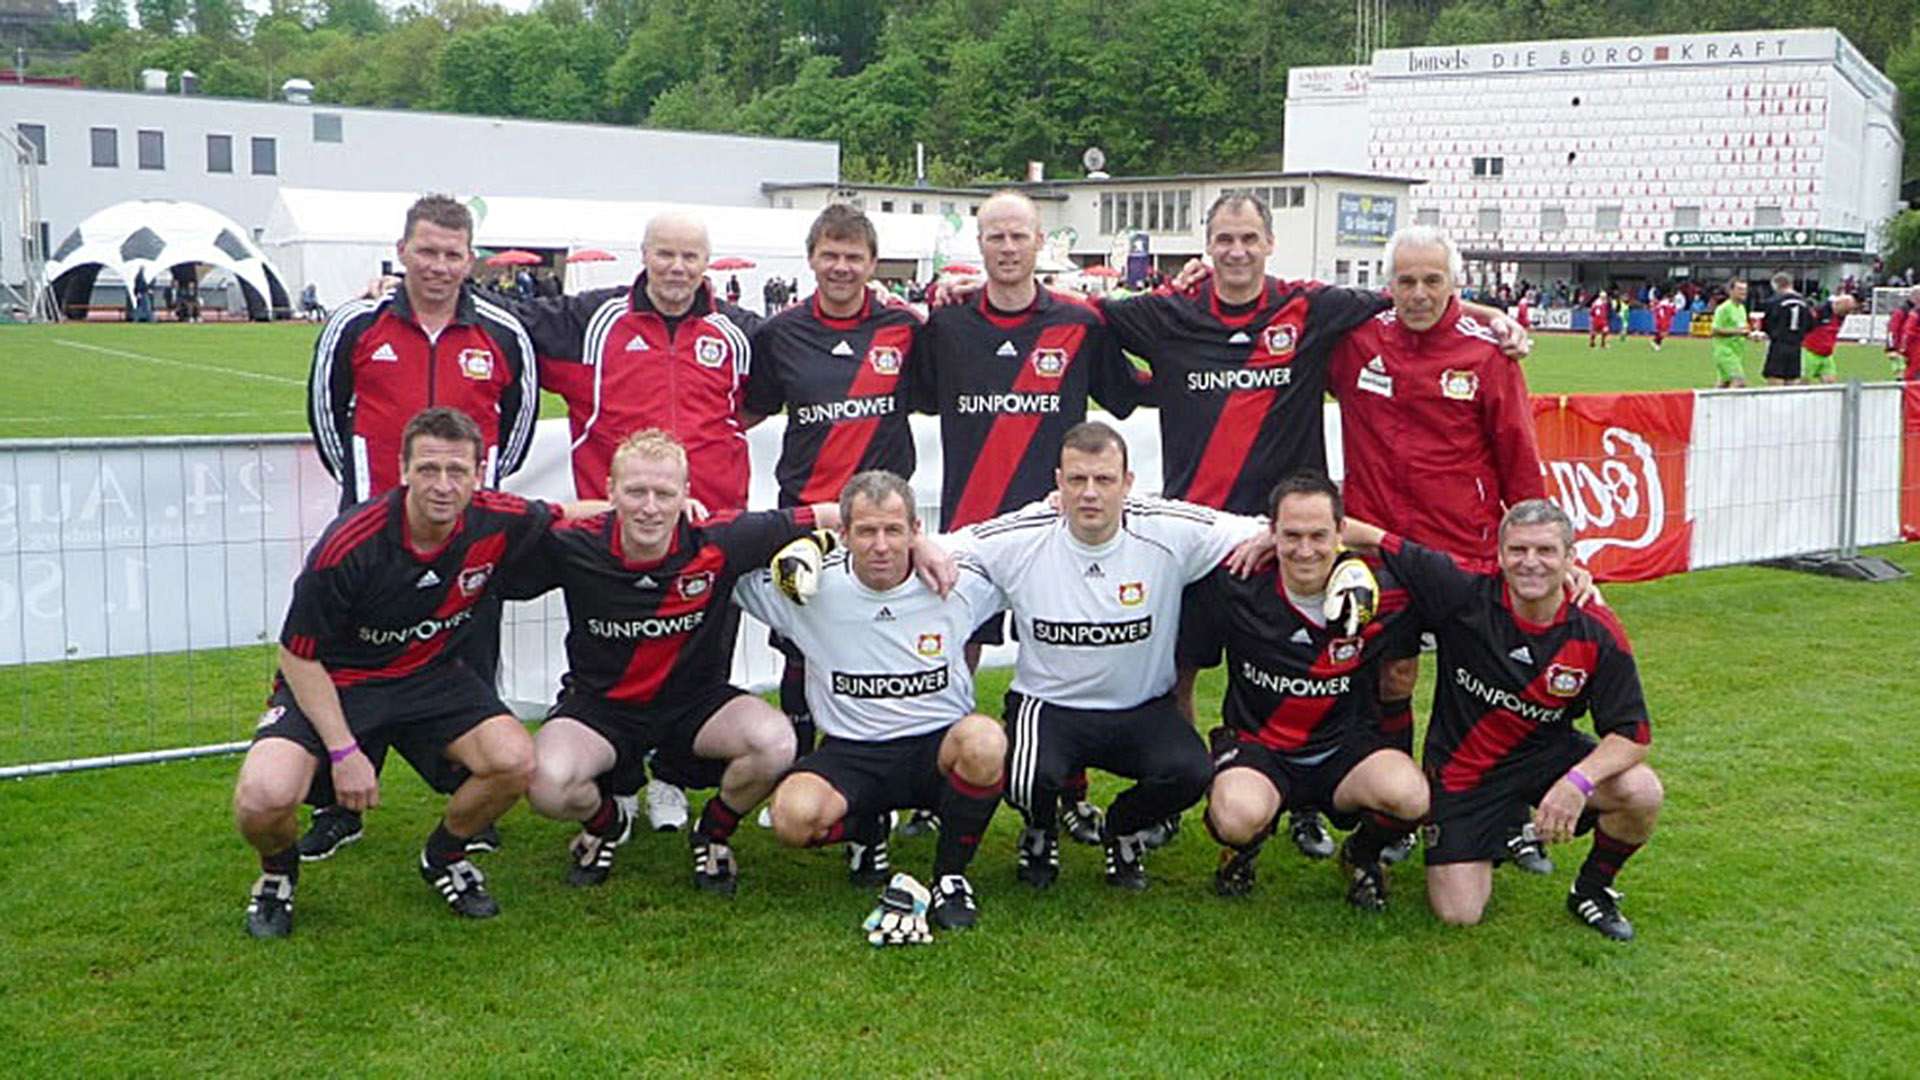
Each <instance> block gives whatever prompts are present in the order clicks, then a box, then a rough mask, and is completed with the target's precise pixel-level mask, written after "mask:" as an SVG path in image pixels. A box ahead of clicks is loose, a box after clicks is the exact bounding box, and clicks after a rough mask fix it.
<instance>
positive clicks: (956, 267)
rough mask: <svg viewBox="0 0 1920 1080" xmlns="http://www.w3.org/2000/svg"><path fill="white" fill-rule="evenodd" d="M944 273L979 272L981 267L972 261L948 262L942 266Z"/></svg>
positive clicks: (941, 270) (941, 269)
mask: <svg viewBox="0 0 1920 1080" xmlns="http://www.w3.org/2000/svg"><path fill="white" fill-rule="evenodd" d="M940 272H941V273H943V274H978V273H980V272H981V271H980V268H979V267H977V266H974V265H973V264H971V263H948V264H947V265H945V266H943V267H941V268H940Z"/></svg>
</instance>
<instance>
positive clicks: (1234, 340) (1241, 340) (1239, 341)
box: [1227, 330, 1253, 345]
mask: <svg viewBox="0 0 1920 1080" xmlns="http://www.w3.org/2000/svg"><path fill="white" fill-rule="evenodd" d="M1252 343H1253V339H1252V338H1250V337H1248V336H1247V332H1246V331H1245V330H1235V331H1234V332H1233V336H1232V337H1230V338H1228V339H1227V344H1229V345H1251V344H1252Z"/></svg>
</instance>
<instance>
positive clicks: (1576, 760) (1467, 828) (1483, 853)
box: [1421, 731, 1599, 866]
mask: <svg viewBox="0 0 1920 1080" xmlns="http://www.w3.org/2000/svg"><path fill="white" fill-rule="evenodd" d="M1598 745H1599V743H1597V742H1595V741H1594V739H1593V737H1592V736H1590V735H1587V734H1586V733H1585V732H1580V731H1568V732H1567V738H1566V739H1565V740H1564V741H1562V742H1561V743H1560V745H1558V746H1556V747H1554V748H1552V749H1551V750H1547V751H1544V752H1542V753H1540V754H1539V755H1538V756H1536V757H1535V758H1534V760H1532V761H1530V762H1528V763H1527V764H1526V765H1525V766H1524V767H1522V768H1521V769H1519V770H1518V771H1516V772H1514V773H1511V774H1509V775H1508V776H1506V777H1504V778H1503V779H1501V780H1499V781H1498V782H1496V783H1493V784H1488V785H1483V786H1481V787H1477V788H1474V789H1472V790H1471V791H1461V792H1446V791H1442V790H1441V789H1440V785H1439V784H1438V783H1437V782H1436V783H1435V784H1434V785H1433V815H1432V817H1433V821H1432V824H1429V825H1427V826H1425V827H1424V828H1423V829H1422V830H1421V836H1422V839H1423V840H1424V841H1425V844H1426V853H1427V865H1428V866H1437V865H1440V864H1442V863H1458V862H1484V861H1487V860H1491V859H1493V858H1495V857H1497V856H1501V855H1505V854H1506V851H1507V838H1508V837H1509V836H1512V835H1513V831H1514V830H1515V829H1518V828H1519V827H1520V826H1521V825H1524V824H1525V823H1526V822H1527V820H1528V818H1529V817H1530V812H1529V811H1530V808H1531V807H1533V806H1535V805H1537V804H1538V803H1539V802H1540V800H1541V799H1542V798H1544V797H1545V796H1546V794H1547V789H1548V788H1550V787H1552V786H1553V785H1554V784H1555V783H1556V782H1558V781H1559V779H1560V778H1561V777H1563V776H1565V775H1566V774H1567V770H1568V769H1571V768H1573V767H1574V766H1575V765H1578V764H1580V762H1581V761H1583V760H1585V759H1586V756H1587V755H1588V754H1591V753H1593V748H1594V747H1595V746H1598ZM1593 817H1594V815H1592V814H1585V815H1582V816H1581V827H1580V829H1579V830H1578V831H1579V832H1586V831H1587V830H1588V829H1590V828H1592V827H1593Z"/></svg>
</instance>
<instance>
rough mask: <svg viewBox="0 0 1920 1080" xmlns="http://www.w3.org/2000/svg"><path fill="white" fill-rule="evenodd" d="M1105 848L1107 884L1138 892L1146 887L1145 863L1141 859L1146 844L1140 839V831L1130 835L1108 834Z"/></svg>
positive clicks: (1145, 850)
mask: <svg viewBox="0 0 1920 1080" xmlns="http://www.w3.org/2000/svg"><path fill="white" fill-rule="evenodd" d="M1105 847H1106V849H1107V884H1109V885H1111V886H1113V887H1114V888H1116V889H1131V890H1133V891H1134V892H1139V891H1140V890H1142V889H1145V888H1146V887H1147V864H1146V863H1145V862H1144V861H1143V860H1144V859H1145V857H1146V854H1147V846H1146V844H1145V843H1143V842H1142V840H1141V834H1140V833H1134V834H1133V835H1131V836H1110V837H1108V838H1107V840H1106V842H1105Z"/></svg>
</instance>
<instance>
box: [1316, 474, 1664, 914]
mask: <svg viewBox="0 0 1920 1080" xmlns="http://www.w3.org/2000/svg"><path fill="white" fill-rule="evenodd" d="M1345 536H1346V539H1347V540H1348V542H1349V543H1353V544H1358V545H1367V546H1372V545H1376V544H1377V545H1379V547H1380V550H1381V559H1382V561H1383V562H1384V563H1385V565H1386V567H1387V569H1388V570H1389V571H1390V572H1391V573H1392V574H1394V576H1396V577H1398V578H1399V579H1400V581H1401V582H1402V583H1403V584H1404V585H1405V586H1406V588H1407V591H1408V592H1409V594H1410V595H1411V596H1412V598H1413V602H1414V605H1415V606H1416V607H1417V608H1419V609H1420V610H1421V614H1422V618H1423V621H1424V622H1425V623H1426V624H1427V625H1428V626H1432V627H1434V628H1435V631H1434V633H1435V636H1436V637H1437V638H1438V639H1439V642H1440V653H1439V663H1438V666H1439V669H1440V679H1439V682H1438V686H1436V687H1435V690H1434V704H1433V722H1432V724H1431V726H1430V727H1429V728H1428V729H1427V745H1426V753H1425V768H1426V773H1427V776H1428V778H1429V779H1430V780H1431V781H1432V784H1433V811H1432V816H1433V824H1432V825H1431V826H1430V832H1429V833H1428V834H1427V837H1426V853H1427V897H1428V900H1429V901H1430V902H1431V903H1432V905H1433V911H1434V914H1436V915H1438V916H1440V918H1441V919H1442V920H1443V921H1445V922H1448V923H1454V924H1460V925H1470V924H1473V923H1477V922H1479V921H1480V916H1481V914H1482V913H1483V912H1484V911H1485V910H1486V906H1487V898H1488V897H1489V896H1490V895H1491V894H1492V891H1493V859H1494V858H1496V857H1497V856H1499V855H1500V854H1501V852H1502V850H1503V848H1504V846H1505V839H1506V836H1507V833H1508V832H1509V831H1510V830H1511V829H1512V828H1513V826H1514V825H1516V824H1518V823H1519V822H1521V821H1522V820H1524V819H1525V818H1526V815H1527V807H1528V806H1530V805H1533V806H1537V807H1538V809H1537V810H1535V811H1534V813H1533V818H1532V821H1533V826H1534V829H1535V831H1536V832H1537V833H1538V834H1539V836H1540V839H1542V840H1544V841H1546V842H1548V843H1558V842H1564V841H1567V840H1571V839H1572V838H1573V837H1574V836H1575V835H1577V834H1579V833H1584V832H1586V831H1587V830H1588V829H1592V830H1593V849H1592V851H1591V852H1590V853H1589V854H1588V856H1587V860H1586V862H1585V863H1584V864H1582V865H1581V867H1580V874H1579V876H1578V877H1577V878H1576V879H1575V880H1574V884H1573V891H1572V892H1571V893H1569V894H1568V896H1567V910H1569V911H1570V912H1572V913H1573V915H1574V917H1575V918H1577V919H1579V920H1580V921H1581V922H1583V923H1585V924H1587V925H1588V926H1591V927H1593V928H1594V929H1595V930H1597V931H1599V932H1600V933H1602V934H1604V935H1606V936H1607V937H1609V938H1612V939H1614V940H1616V941H1628V940H1631V939H1632V937H1633V924H1632V923H1630V922H1628V921H1627V918H1626V916H1624V915H1622V914H1620V906H1619V900H1620V894H1619V893H1617V892H1615V891H1614V890H1613V881H1614V875H1615V874H1617V873H1619V871H1620V867H1621V865H1622V864H1623V863H1625V862H1626V861H1627V858H1628V857H1629V856H1631V855H1632V854H1633V853H1634V852H1636V851H1638V850H1640V847H1641V845H1643V844H1645V843H1646V842H1647V839H1648V838H1649V837H1650V836H1652V835H1653V825H1654V820H1655V819H1656V818H1657V817H1658V816H1659V813H1660V804H1661V802H1662V800H1663V798H1664V793H1663V791H1662V789H1661V786H1660V779H1659V777H1657V776H1655V775H1654V772H1653V770H1652V769H1650V768H1648V767H1647V765H1646V758H1647V746H1648V743H1649V741H1650V739H1651V733H1650V730H1649V727H1648V721H1647V704H1646V699H1645V697H1644V696H1643V695H1642V694H1641V691H1640V673H1639V670H1638V668H1637V667H1636V666H1635V664H1634V659H1633V652H1632V648H1631V646H1630V645H1629V644H1628V642H1627V634H1626V630H1625V629H1623V628H1622V627H1621V625H1620V622H1619V620H1618V619H1616V618H1615V617H1614V615H1613V612H1612V611H1610V610H1609V609H1607V608H1606V607H1604V606H1601V605H1598V604H1593V603H1588V604H1584V605H1577V604H1575V603H1574V602H1573V601H1572V600H1570V599H1569V598H1568V593H1569V589H1568V586H1567V582H1568V568H1569V567H1570V566H1571V565H1572V562H1573V523H1572V521H1570V520H1569V519H1568V518H1567V515H1566V514H1565V512H1563V511H1562V510H1561V509H1560V508H1559V507H1557V506H1555V505H1554V504H1553V503H1551V502H1549V501H1548V500H1546V499H1528V500H1526V501H1524V502H1521V503H1518V504H1516V505H1515V506H1514V507H1513V508H1512V509H1511V510H1509V511H1507V514H1506V517H1505V519H1504V520H1502V521H1501V523H1500V547H1499V559H1500V565H1499V570H1498V572H1492V571H1491V568H1489V570H1488V572H1476V571H1475V570H1473V569H1469V568H1466V567H1463V566H1461V565H1460V564H1457V563H1455V562H1454V561H1453V559H1452V558H1451V557H1449V556H1447V555H1444V554H1441V553H1439V552H1436V551H1432V550H1430V549H1427V548H1423V547H1421V546H1420V545H1418V544H1415V543H1413V542H1411V541H1407V540H1402V539H1400V538H1399V537H1397V536H1391V535H1387V534H1384V533H1382V532H1381V531H1380V530H1379V529H1376V528H1373V527H1372V526H1369V525H1365V524H1363V523H1361V522H1357V521H1354V520H1352V519H1348V521H1347V526H1346V530H1345ZM1587 713H1591V714H1592V716H1593V725H1594V729H1595V731H1596V732H1597V733H1598V734H1599V736H1600V738H1599V739H1598V741H1596V740H1594V739H1593V738H1590V737H1588V736H1587V735H1585V734H1582V733H1580V732H1577V731H1575V730H1574V729H1573V726H1572V722H1573V721H1574V720H1576V719H1578V718H1579V717H1580V716H1582V715H1584V714H1587Z"/></svg>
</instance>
